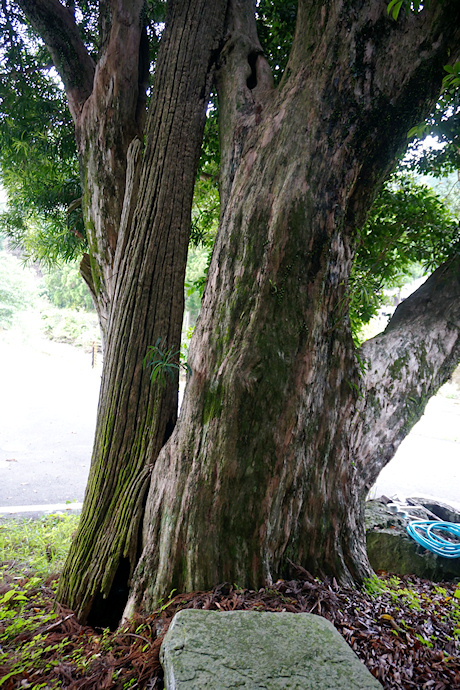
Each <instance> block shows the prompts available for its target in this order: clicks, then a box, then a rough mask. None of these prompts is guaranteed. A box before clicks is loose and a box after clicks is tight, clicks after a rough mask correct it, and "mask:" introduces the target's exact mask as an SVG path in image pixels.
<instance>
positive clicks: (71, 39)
mask: <svg viewBox="0 0 460 690" xmlns="http://www.w3.org/2000/svg"><path fill="white" fill-rule="evenodd" d="M18 5H19V6H20V7H21V9H22V10H23V12H24V14H25V15H26V17H27V18H28V20H29V21H30V23H31V24H32V26H33V28H34V29H35V31H36V32H37V33H38V34H39V35H40V36H41V37H42V38H43V40H44V42H45V44H46V46H47V48H48V50H49V52H50V54H51V57H52V58H53V62H54V65H55V67H56V69H57V71H58V72H59V75H60V77H61V79H62V81H63V83H64V87H65V90H66V93H67V98H68V101H69V108H70V112H71V114H72V117H73V119H74V121H76V120H77V119H78V117H79V115H80V114H81V111H82V109H83V106H84V104H85V102H86V100H87V99H88V98H89V96H90V95H91V93H92V90H93V81H94V73H95V70H96V65H95V63H94V60H93V59H92V57H91V56H90V55H89V53H88V51H87V49H86V47H85V45H84V43H83V41H82V39H81V36H80V34H79V31H78V27H77V25H76V23H75V17H74V13H73V11H72V9H71V8H69V7H64V6H63V5H62V4H61V3H60V2H59V0H18Z"/></svg>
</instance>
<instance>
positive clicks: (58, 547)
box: [0, 514, 79, 579]
mask: <svg viewBox="0 0 460 690" xmlns="http://www.w3.org/2000/svg"><path fill="white" fill-rule="evenodd" d="M78 519H79V516H78V515H60V514H53V515H47V516H45V517H42V518H39V519H38V520H33V519H23V520H18V519H11V518H8V519H5V520H2V521H1V522H0V579H1V578H3V577H4V576H5V575H7V574H8V573H11V574H12V573H13V572H14V575H15V576H16V577H19V576H21V575H23V574H28V573H33V575H34V577H39V578H42V579H46V578H47V577H49V576H50V575H52V574H53V573H57V572H59V571H61V570H62V567H63V565H64V559H65V557H66V555H67V552H68V550H69V547H70V542H71V539H72V534H73V533H74V532H75V530H76V529H77V525H78Z"/></svg>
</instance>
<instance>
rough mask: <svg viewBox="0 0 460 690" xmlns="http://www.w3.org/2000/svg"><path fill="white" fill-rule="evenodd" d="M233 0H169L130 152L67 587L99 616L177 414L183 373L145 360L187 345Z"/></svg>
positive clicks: (132, 551) (115, 593)
mask: <svg viewBox="0 0 460 690" xmlns="http://www.w3.org/2000/svg"><path fill="white" fill-rule="evenodd" d="M225 5H226V2H225V0H221V1H220V2H214V3H212V5H210V4H209V3H207V2H205V0H191V1H190V2H188V3H170V5H169V11H168V17H167V24H166V29H165V32H164V35H163V38H162V43H161V46H160V51H159V54H158V57H157V64H156V71H155V92H154V95H153V101H152V105H151V108H150V112H149V117H148V121H147V127H146V148H145V152H144V154H143V157H142V146H141V143H140V142H139V141H137V140H134V141H133V143H132V144H131V146H130V148H129V151H128V171H127V177H126V179H127V182H126V190H125V196H124V207H123V212H122V213H121V222H120V225H119V227H118V232H117V243H116V252H115V256H114V261H113V263H112V265H113V294H112V296H111V302H110V311H109V321H108V325H107V346H106V352H105V361H104V371H103V377H102V386H101V396H100V404H99V410H98V423H97V428H96V439H95V445H94V451H93V459H92V464H91V472H90V476H89V480H88V486H87V490H86V495H85V502H84V506H83V511H82V516H81V520H80V525H79V529H78V533H77V535H76V538H75V539H74V541H73V543H72V547H71V551H70V553H69V557H68V559H67V562H66V566H65V569H64V573H63V576H62V578H61V581H60V587H59V592H58V599H59V600H60V601H61V602H63V603H65V604H67V605H68V606H70V607H71V608H73V609H74V610H76V611H77V613H78V615H79V616H80V618H82V619H86V618H88V617H89V618H90V619H91V620H93V621H97V622H98V624H102V623H104V622H106V623H109V624H110V623H116V622H117V621H118V619H119V617H120V615H121V612H122V609H123V606H124V604H125V601H126V597H127V582H128V578H129V576H130V574H131V573H132V571H133V569H134V567H135V565H136V563H137V559H138V557H139V553H140V546H139V539H138V537H139V523H140V521H141V518H142V515H143V507H144V494H145V491H146V489H147V488H148V478H149V473H150V471H151V467H152V464H153V463H154V461H155V459H156V457H157V455H158V452H159V450H160V448H161V447H162V445H163V444H164V443H165V441H166V440H167V438H168V437H169V435H170V434H171V432H172V430H173V428H174V425H175V422H176V418H177V390H178V372H177V369H175V370H174V372H173V373H174V376H173V377H172V378H170V377H169V376H168V374H167V373H165V372H163V374H162V375H160V376H159V377H158V379H157V381H156V382H155V384H152V383H151V381H150V370H149V369H145V368H144V366H143V361H144V358H145V356H146V354H147V350H148V347H149V346H150V345H154V344H155V343H156V342H157V341H158V340H161V346H160V347H161V349H162V350H163V351H165V350H167V351H170V352H173V353H177V352H178V350H179V349H180V336H181V326H182V318H183V302H184V276H185V264H186V257H187V246H188V238H189V230H190V214H191V204H192V196H193V187H194V181H195V172H196V168H197V164H198V157H199V153H200V146H201V139H202V133H203V127H204V121H205V113H206V105H207V98H208V94H209V89H210V85H211V80H212V71H213V63H214V62H215V55H217V52H218V48H219V41H220V40H221V36H222V31H223V23H224V15H225ZM197 45H200V46H205V48H204V49H203V50H201V51H197V50H196V46H197ZM141 158H142V160H141ZM103 263H104V262H103ZM93 275H94V271H93ZM175 361H176V363H177V359H176V360H175ZM106 615H108V616H109V617H105V616H106Z"/></svg>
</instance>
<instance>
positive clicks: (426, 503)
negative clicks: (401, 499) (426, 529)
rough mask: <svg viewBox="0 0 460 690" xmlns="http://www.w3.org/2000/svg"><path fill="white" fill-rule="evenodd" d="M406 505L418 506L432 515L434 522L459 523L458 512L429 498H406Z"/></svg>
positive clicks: (459, 515)
mask: <svg viewBox="0 0 460 690" xmlns="http://www.w3.org/2000/svg"><path fill="white" fill-rule="evenodd" d="M406 503H408V504H409V505H414V504H416V505H420V506H423V507H424V508H426V509H427V510H429V511H430V512H431V513H433V514H434V516H435V517H434V518H433V519H434V520H443V521H444V522H455V523H457V524H458V523H460V511H458V510H456V509H455V508H452V506H449V505H447V503H441V501H434V500H433V499H430V498H407V499H406Z"/></svg>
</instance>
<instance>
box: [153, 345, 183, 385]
mask: <svg viewBox="0 0 460 690" xmlns="http://www.w3.org/2000/svg"><path fill="white" fill-rule="evenodd" d="M142 366H143V369H147V368H150V380H151V382H152V383H154V382H155V381H157V380H158V382H159V383H160V384H161V385H164V384H165V383H166V375H168V376H170V377H171V379H173V377H174V372H175V370H178V371H180V370H181V369H183V370H184V371H185V372H186V373H187V374H189V375H190V376H191V375H192V370H191V368H190V366H189V365H188V364H187V362H181V352H180V350H177V351H174V348H173V347H169V348H168V347H167V344H166V341H163V340H162V339H161V338H158V340H157V341H156V343H155V345H149V346H148V348H147V354H146V355H145V357H144V361H143V365H142Z"/></svg>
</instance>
